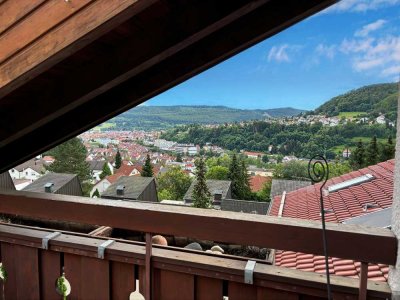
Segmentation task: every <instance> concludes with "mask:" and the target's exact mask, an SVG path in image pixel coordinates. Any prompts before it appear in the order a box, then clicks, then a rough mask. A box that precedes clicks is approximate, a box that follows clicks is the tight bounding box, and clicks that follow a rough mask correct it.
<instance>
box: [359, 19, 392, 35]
mask: <svg viewBox="0 0 400 300" xmlns="http://www.w3.org/2000/svg"><path fill="white" fill-rule="evenodd" d="M386 23H387V22H386V21H385V20H382V19H379V20H377V21H375V22H373V23H370V24H367V25H365V26H363V27H362V28H361V29H360V30H357V31H356V32H355V34H354V35H355V36H358V37H366V36H368V35H369V34H370V33H371V32H373V31H376V30H378V29H380V28H382V27H383V25H385V24H386Z"/></svg>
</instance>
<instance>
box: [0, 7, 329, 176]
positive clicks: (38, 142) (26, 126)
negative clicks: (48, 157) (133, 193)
mask: <svg viewBox="0 0 400 300" xmlns="http://www.w3.org/2000/svg"><path fill="white" fill-rule="evenodd" d="M334 2H335V0H297V1H290V0H285V1H283V0H258V1H257V0H254V1H245V0H237V1H228V0H220V1H214V0H201V1H200V0H197V1H194V0H192V1H185V0H179V1H157V0H69V2H65V1H55V0H54V1H53V0H51V1H43V0H20V1H12V0H7V1H3V2H1V1H0V112H1V115H2V118H0V157H7V159H6V160H5V159H4V160H1V164H0V172H3V171H5V170H8V169H9V168H11V167H13V166H15V165H17V164H19V163H21V162H23V161H25V160H27V159H29V158H31V157H33V156H35V155H37V154H39V153H42V152H43V151H45V150H46V149H49V148H51V147H53V146H55V145H57V144H59V143H60V142H62V141H65V140H66V139H68V138H71V137H73V136H76V135H77V134H79V133H81V132H83V131H85V130H88V129H90V128H92V127H93V126H95V125H97V124H99V123H101V122H104V121H106V120H108V119H109V118H111V117H113V116H115V115H117V114H119V113H121V112H123V111H125V110H127V109H129V108H131V107H134V106H136V105H138V104H140V103H142V102H143V101H146V100H148V99H149V98H151V97H153V96H155V95H157V94H159V93H161V92H163V91H165V90H167V89H169V88H171V87H173V86H175V85H177V84H179V83H181V82H182V81H184V80H187V79H188V78H190V77H192V76H194V75H196V74H198V73H199V72H202V71H204V70H205V69H207V68H210V67H212V66H213V65H215V64H217V63H219V62H221V61H222V60H224V59H226V58H228V57H230V56H232V55H234V54H236V53H238V52H240V51H242V50H244V49H246V48H248V47H250V46H251V45H253V44H255V43H257V42H259V41H261V40H263V39H265V38H267V37H269V36H271V35H274V34H276V33H277V32H279V31H281V30H283V29H285V28H287V27H288V26H290V25H293V24H294V23H296V22H298V21H300V20H302V19H304V18H305V17H307V16H309V15H311V14H314V13H316V12H318V11H319V10H321V9H323V8H325V7H327V6H328V5H330V4H332V3H334Z"/></svg>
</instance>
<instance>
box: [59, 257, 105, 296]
mask: <svg viewBox="0 0 400 300" xmlns="http://www.w3.org/2000/svg"><path fill="white" fill-rule="evenodd" d="M64 270H65V277H66V278H67V279H68V280H69V282H70V283H71V295H70V297H69V298H71V299H82V300H85V299H109V295H110V284H109V277H110V274H109V262H108V261H107V260H100V259H97V258H91V257H84V256H78V255H73V254H65V255H64Z"/></svg>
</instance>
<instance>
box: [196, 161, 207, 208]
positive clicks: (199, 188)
mask: <svg viewBox="0 0 400 300" xmlns="http://www.w3.org/2000/svg"><path fill="white" fill-rule="evenodd" d="M195 164H196V183H195V185H194V188H193V193H192V198H193V206H194V207H199V208H209V207H210V206H211V199H210V197H211V193H210V191H209V190H208V187H207V183H206V165H205V163H204V160H203V158H202V157H200V158H199V159H197V160H196V162H195Z"/></svg>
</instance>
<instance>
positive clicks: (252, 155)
mask: <svg viewBox="0 0 400 300" xmlns="http://www.w3.org/2000/svg"><path fill="white" fill-rule="evenodd" d="M243 154H244V155H246V156H247V157H248V158H255V159H257V158H262V157H263V156H264V155H265V154H264V153H262V152H250V151H244V152H243Z"/></svg>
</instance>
